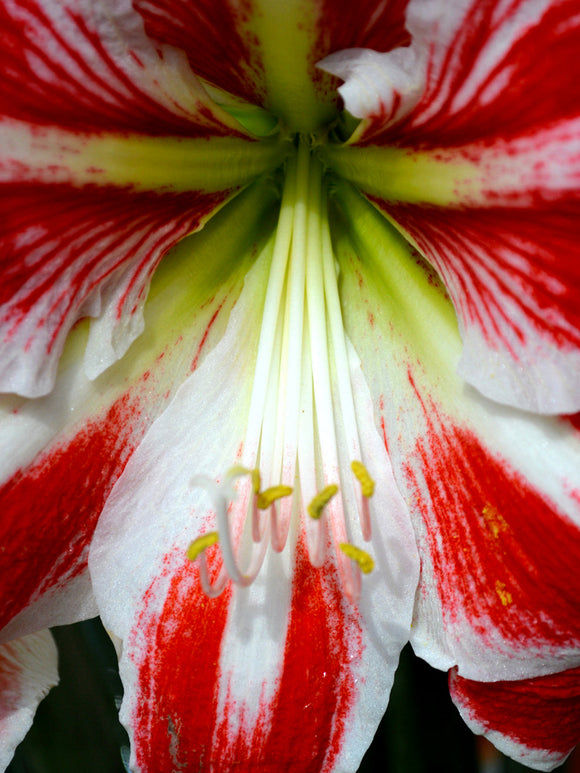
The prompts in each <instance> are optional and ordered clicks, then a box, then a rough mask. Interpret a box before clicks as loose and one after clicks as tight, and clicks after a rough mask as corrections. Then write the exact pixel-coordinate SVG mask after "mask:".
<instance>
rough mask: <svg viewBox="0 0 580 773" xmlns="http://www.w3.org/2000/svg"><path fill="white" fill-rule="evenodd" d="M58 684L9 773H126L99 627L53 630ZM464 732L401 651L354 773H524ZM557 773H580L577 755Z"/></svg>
mask: <svg viewBox="0 0 580 773" xmlns="http://www.w3.org/2000/svg"><path fill="white" fill-rule="evenodd" d="M53 634H54V637H55V639H56V642H57V644H58V647H59V651H60V654H61V656H60V676H61V682H60V684H59V685H58V687H55V688H54V689H53V690H52V691H51V692H50V693H49V695H48V697H47V698H46V699H45V700H44V701H43V702H42V703H41V705H40V706H39V708H38V711H37V714H36V718H35V722H34V725H33V727H32V728H31V730H30V732H29V733H28V735H27V737H26V738H25V739H24V741H23V742H22V743H21V744H20V746H19V747H18V749H17V751H16V755H15V757H14V760H13V761H12V763H11V765H10V766H9V768H8V773H77V772H78V771H83V773H125V771H127V770H128V768H127V763H128V760H129V742H128V738H127V734H126V733H125V731H124V729H123V728H122V727H121V725H120V724H119V722H118V721H117V709H118V706H119V705H120V702H121V697H122V687H121V682H120V679H119V675H118V672H117V658H116V655H115V650H114V648H113V645H112V644H111V642H110V640H109V637H108V636H107V634H106V633H105V631H104V629H103V627H102V626H101V624H100V621H99V620H89V621H87V622H84V623H78V624H77V625H72V626H64V627H61V628H54V629H53ZM525 771H530V768H527V767H525V766H523V765H518V764H517V763H515V762H512V761H511V760H509V759H507V758H506V757H504V756H503V755H502V754H500V753H499V752H497V751H496V750H495V749H494V747H493V746H492V745H491V744H489V743H487V742H486V741H485V739H483V738H477V737H475V736H474V735H473V734H472V733H471V732H470V731H469V730H468V729H467V727H466V726H465V725H464V723H463V721H462V720H461V717H460V716H459V713H458V711H457V709H456V708H455V706H454V705H453V704H452V702H451V699H450V697H449V691H448V689H447V675H446V674H445V673H442V672H440V671H436V670H435V669H433V668H431V667H430V666H428V665H427V664H426V663H425V662H423V661H422V660H419V659H418V658H416V657H415V656H414V655H413V652H412V650H411V648H410V647H409V646H407V647H406V648H405V649H404V650H403V653H402V655H401V660H400V663H399V668H398V670H397V674H396V677H395V684H394V687H393V691H392V695H391V700H390V703H389V708H388V710H387V713H386V714H385V717H384V718H383V721H382V722H381V725H380V726H379V729H378V730H377V733H376V736H375V740H374V742H373V744H372V746H371V747H370V748H369V750H368V751H367V753H366V755H365V757H364V759H363V761H362V764H361V766H360V768H359V773H378V772H380V773H524V772H525ZM558 773H580V754H579V753H578V751H577V752H576V753H575V754H573V755H572V757H570V758H569V759H568V760H567V762H566V764H565V765H563V766H562V767H560V768H558Z"/></svg>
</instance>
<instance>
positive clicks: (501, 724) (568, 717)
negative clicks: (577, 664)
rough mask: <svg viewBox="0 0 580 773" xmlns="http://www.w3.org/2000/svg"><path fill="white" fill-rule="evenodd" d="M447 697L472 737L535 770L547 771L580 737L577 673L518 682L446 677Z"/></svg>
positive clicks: (559, 763)
mask: <svg viewBox="0 0 580 773" xmlns="http://www.w3.org/2000/svg"><path fill="white" fill-rule="evenodd" d="M449 686H450V689H451V697H452V698H453V701H454V702H455V704H456V705H457V707H458V708H459V711H460V713H461V716H462V717H463V719H464V720H465V721H466V722H467V724H468V725H469V727H470V728H471V729H472V730H473V732H474V733H481V734H484V735H485V736H486V737H487V738H489V740H490V741H492V742H493V744H494V745H495V746H497V748H498V749H500V750H501V751H503V752H504V753H505V754H508V755H509V756H510V757H512V758H513V759H515V760H517V761H518V762H520V763H522V764H523V765H528V766H529V767H532V768H534V769H535V770H553V769H554V768H555V767H557V766H558V765H561V764H562V762H564V760H565V759H566V757H567V756H568V754H570V752H571V751H572V749H573V748H574V747H575V746H576V744H577V743H578V739H579V738H580V669H578V668H575V669H571V670H569V671H563V672H561V673H559V674H553V675H551V676H541V677H538V678H537V679H527V680H525V681H522V682H492V683H482V682H472V681H470V680H468V679H462V678H461V677H460V676H457V674H456V673H455V672H451V674H450V679H449Z"/></svg>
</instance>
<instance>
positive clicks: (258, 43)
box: [135, 0, 409, 131]
mask: <svg viewBox="0 0 580 773" xmlns="http://www.w3.org/2000/svg"><path fill="white" fill-rule="evenodd" d="M407 1H408V0H390V2H388V3H383V2H378V1H377V0H364V1H363V2H362V3H361V4H359V5H357V6H356V8H354V7H353V6H352V4H351V3H348V2H330V1H329V0H308V2H306V3H305V2H301V1H300V2H297V1H296V0H292V1H291V2H286V3H271V2H269V1H268V0H251V2H248V3H244V4H242V5H240V4H239V3H235V2H233V1H232V0H220V2H217V3H216V2H209V1H204V2H198V3H189V2H187V0H137V2H136V3H135V7H136V8H137V10H138V11H139V12H140V13H141V14H142V16H143V18H144V20H145V28H146V30H147V32H148V34H149V35H150V36H151V37H152V38H154V39H156V40H159V41H160V42H162V43H163V44H169V45H171V46H175V47H176V48H179V49H181V50H183V51H185V52H186V54H187V57H188V60H189V62H190V64H191V67H192V69H193V71H194V72H195V73H197V74H198V75H199V76H200V77H202V78H204V79H205V80H207V81H209V82H210V83H212V84H214V85H215V86H218V87H219V88H220V89H222V90H224V91H225V92H227V93H229V94H234V95H236V96H238V97H241V98H242V99H245V100H247V101H248V102H251V103H254V104H260V105H263V106H264V107H266V108H268V109H270V110H272V111H273V112H274V113H275V114H276V115H278V117H281V118H283V119H284V120H285V122H286V123H287V124H288V125H290V126H291V127H297V128H299V129H302V130H304V131H306V130H307V129H308V128H310V129H312V128H317V127H318V126H320V125H322V124H323V123H325V121H326V120H330V119H331V118H332V105H333V104H334V103H335V102H336V95H335V94H334V93H331V92H332V91H333V90H334V89H333V87H332V88H331V83H333V82H332V81H331V80H330V79H329V78H328V76H326V75H325V74H323V73H322V72H321V71H320V70H317V69H316V68H315V64H316V62H317V61H318V60H320V59H321V58H322V57H324V56H326V55H327V54H329V53H330V52H331V51H335V50H337V49H340V48H345V47H350V46H363V45H366V46H372V47H375V48H377V49H378V50H380V51H386V50H389V49H391V48H394V47H395V46H400V45H406V44H407V43H408V42H409V34H408V32H407V31H406V29H405V26H404V12H405V8H406V5H407ZM324 103H328V104H327V106H326V107H324ZM329 105H330V107H329ZM304 127H306V128H304Z"/></svg>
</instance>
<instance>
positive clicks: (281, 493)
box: [257, 484, 293, 510]
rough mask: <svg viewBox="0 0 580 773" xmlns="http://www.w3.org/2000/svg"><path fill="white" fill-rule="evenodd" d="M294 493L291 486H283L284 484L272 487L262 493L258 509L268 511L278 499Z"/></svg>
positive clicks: (258, 499)
mask: <svg viewBox="0 0 580 773" xmlns="http://www.w3.org/2000/svg"><path fill="white" fill-rule="evenodd" d="M292 491H293V489H292V487H291V486H283V485H282V484H279V485H278V486H270V488H267V489H264V491H260V493H259V494H258V497H257V505H258V509H260V510H267V509H268V508H269V507H270V505H271V504H273V503H274V502H275V501H276V500H277V499H282V497H288V496H290V494H291V493H292Z"/></svg>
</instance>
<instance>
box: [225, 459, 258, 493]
mask: <svg viewBox="0 0 580 773" xmlns="http://www.w3.org/2000/svg"><path fill="white" fill-rule="evenodd" d="M242 475H249V476H250V477H251V479H252V491H253V492H254V494H258V493H259V491H260V486H261V485H262V481H261V478H260V470H258V469H256V468H254V469H253V470H250V469H248V467H244V466H243V465H241V464H235V465H234V466H233V467H230V469H229V470H228V471H227V473H226V477H227V478H230V479H233V478H240V477H241V476H242Z"/></svg>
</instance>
